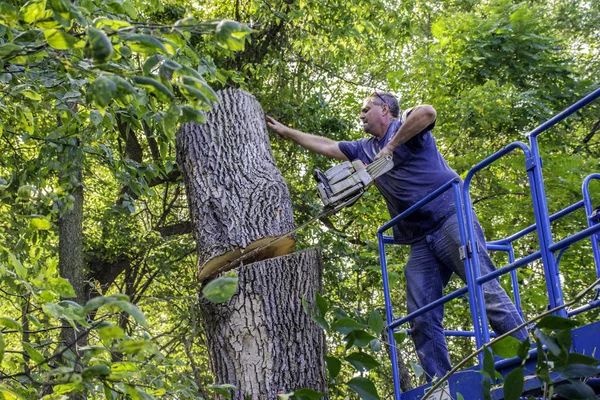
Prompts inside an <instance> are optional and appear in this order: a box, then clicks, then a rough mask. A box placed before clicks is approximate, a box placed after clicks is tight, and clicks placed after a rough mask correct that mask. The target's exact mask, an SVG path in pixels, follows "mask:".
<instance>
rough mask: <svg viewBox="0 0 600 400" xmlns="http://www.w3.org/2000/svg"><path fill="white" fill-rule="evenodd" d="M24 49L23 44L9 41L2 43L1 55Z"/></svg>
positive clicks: (0, 46)
mask: <svg viewBox="0 0 600 400" xmlns="http://www.w3.org/2000/svg"><path fill="white" fill-rule="evenodd" d="M21 50H23V46H19V45H16V44H13V43H7V44H3V45H0V57H4V56H8V55H11V54H13V53H18V52H20V51H21Z"/></svg>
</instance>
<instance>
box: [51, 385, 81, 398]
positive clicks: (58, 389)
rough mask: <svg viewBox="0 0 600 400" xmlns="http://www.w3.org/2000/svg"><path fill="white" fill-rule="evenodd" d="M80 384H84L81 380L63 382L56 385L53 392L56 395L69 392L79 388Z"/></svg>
mask: <svg viewBox="0 0 600 400" xmlns="http://www.w3.org/2000/svg"><path fill="white" fill-rule="evenodd" d="M80 386H82V385H81V384H80V383H79V382H71V383H63V384H60V385H55V386H54V387H53V389H52V392H53V393H54V394H56V395H61V394H67V393H71V392H72V391H74V390H77V389H78V388H79V387H80ZM44 397H45V396H44ZM61 397H62V396H61Z"/></svg>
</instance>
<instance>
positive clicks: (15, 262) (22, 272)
mask: <svg viewBox="0 0 600 400" xmlns="http://www.w3.org/2000/svg"><path fill="white" fill-rule="evenodd" d="M8 259H9V261H10V263H11V264H12V266H13V267H15V272H16V273H17V275H18V276H19V277H21V278H25V277H26V276H27V268H25V267H24V266H23V264H22V263H21V261H19V259H18V258H17V257H16V256H15V255H14V254H13V253H10V252H9V253H8Z"/></svg>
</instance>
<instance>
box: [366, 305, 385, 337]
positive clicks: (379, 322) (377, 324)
mask: <svg viewBox="0 0 600 400" xmlns="http://www.w3.org/2000/svg"><path fill="white" fill-rule="evenodd" d="M369 327H370V328H371V330H372V331H373V332H375V333H377V334H379V333H381V331H382V330H383V317H382V316H381V314H380V313H379V311H377V310H373V311H371V314H370V315H369Z"/></svg>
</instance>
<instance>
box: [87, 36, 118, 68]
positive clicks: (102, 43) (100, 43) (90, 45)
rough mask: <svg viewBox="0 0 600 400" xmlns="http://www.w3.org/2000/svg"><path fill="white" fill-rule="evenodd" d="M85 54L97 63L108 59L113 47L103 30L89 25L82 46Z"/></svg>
mask: <svg viewBox="0 0 600 400" xmlns="http://www.w3.org/2000/svg"><path fill="white" fill-rule="evenodd" d="M84 53H85V56H86V57H88V58H91V59H92V60H94V62H96V63H98V64H103V63H105V62H107V61H109V60H110V59H111V58H112V56H113V54H114V49H113V46H112V43H111V42H110V39H109V38H108V36H106V34H105V33H104V32H102V31H101V30H99V29H96V28H93V27H89V28H88V39H87V42H86V43H85V47H84Z"/></svg>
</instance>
